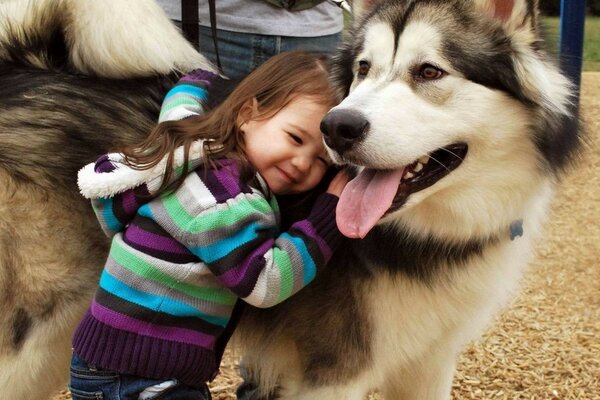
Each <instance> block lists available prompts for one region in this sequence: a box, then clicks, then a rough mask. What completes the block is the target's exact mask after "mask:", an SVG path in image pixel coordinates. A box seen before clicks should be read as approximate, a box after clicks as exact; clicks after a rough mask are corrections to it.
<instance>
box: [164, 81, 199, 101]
mask: <svg viewBox="0 0 600 400" xmlns="http://www.w3.org/2000/svg"><path fill="white" fill-rule="evenodd" d="M179 93H182V94H186V95H189V96H194V97H196V98H198V99H200V100H203V101H205V100H206V99H207V98H208V92H207V91H206V89H205V88H201V87H198V86H193V85H188V84H185V83H184V84H179V85H177V86H175V87H173V89H171V90H169V93H167V95H166V96H165V99H164V100H163V102H165V101H167V99H169V98H170V97H172V96H174V95H176V94H179Z"/></svg>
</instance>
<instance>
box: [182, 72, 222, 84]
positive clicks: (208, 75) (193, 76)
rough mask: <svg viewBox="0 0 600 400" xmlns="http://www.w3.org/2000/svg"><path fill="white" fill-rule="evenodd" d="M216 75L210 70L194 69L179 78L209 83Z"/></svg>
mask: <svg viewBox="0 0 600 400" xmlns="http://www.w3.org/2000/svg"><path fill="white" fill-rule="evenodd" d="M216 76H217V75H215V74H213V73H212V72H210V71H206V70H204V69H195V70H193V71H191V72H190V73H189V74H187V75H185V76H184V77H182V78H181V80H185V81H202V82H203V83H206V84H207V85H210V83H211V80H212V79H215V77H216Z"/></svg>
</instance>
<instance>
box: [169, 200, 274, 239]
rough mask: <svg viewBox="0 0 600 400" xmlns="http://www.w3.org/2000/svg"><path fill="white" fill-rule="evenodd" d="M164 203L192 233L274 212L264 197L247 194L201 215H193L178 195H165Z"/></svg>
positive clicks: (182, 226)
mask: <svg viewBox="0 0 600 400" xmlns="http://www.w3.org/2000/svg"><path fill="white" fill-rule="evenodd" d="M162 200H163V205H164V207H165V210H166V211H167V213H168V214H169V217H170V218H171V219H172V220H173V222H174V223H175V224H176V225H177V227H178V228H179V229H181V230H182V231H184V232H189V233H192V234H197V233H205V232H208V231H210V230H212V229H219V228H223V227H228V226H235V225H236V224H238V223H239V222H240V221H242V220H245V219H246V218H247V217H248V216H249V215H252V214H256V213H261V214H272V210H271V207H270V206H269V203H267V202H266V201H265V199H263V198H256V199H252V200H250V199H248V198H247V197H246V196H243V197H238V198H237V199H235V202H236V204H233V205H232V204H231V202H228V203H227V205H223V206H221V207H222V208H219V207H218V206H217V207H215V209H214V210H213V211H206V212H203V213H202V214H201V215H200V216H192V215H190V214H189V213H188V212H187V210H186V209H185V208H184V207H183V206H182V205H181V203H180V202H179V199H178V198H177V196H176V195H169V196H166V197H164V198H163V199H162Z"/></svg>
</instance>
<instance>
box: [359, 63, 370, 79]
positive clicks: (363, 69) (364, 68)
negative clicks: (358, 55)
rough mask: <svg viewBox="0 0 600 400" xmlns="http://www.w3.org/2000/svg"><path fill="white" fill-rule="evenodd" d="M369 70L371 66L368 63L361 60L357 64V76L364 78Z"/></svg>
mask: <svg viewBox="0 0 600 400" xmlns="http://www.w3.org/2000/svg"><path fill="white" fill-rule="evenodd" d="M370 69H371V64H369V62H368V61H365V60H361V61H359V62H358V76H360V77H365V76H367V74H368V73H369V70H370Z"/></svg>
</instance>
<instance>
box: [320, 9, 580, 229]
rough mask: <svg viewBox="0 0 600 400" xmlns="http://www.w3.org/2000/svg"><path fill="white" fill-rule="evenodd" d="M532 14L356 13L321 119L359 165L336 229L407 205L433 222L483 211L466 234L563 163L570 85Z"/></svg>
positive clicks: (400, 212) (339, 150)
mask: <svg viewBox="0 0 600 400" xmlns="http://www.w3.org/2000/svg"><path fill="white" fill-rule="evenodd" d="M537 25H538V11H537V5H536V2H535V1H526V0H511V1H508V0H413V1H381V2H379V3H378V4H377V5H375V7H374V8H373V9H372V10H370V11H368V12H367V14H366V16H365V17H364V18H362V19H361V20H360V21H358V23H357V25H356V26H355V27H354V30H353V32H352V34H351V35H350V37H351V39H350V40H349V41H348V42H347V43H346V44H345V46H344V47H343V49H342V51H341V54H340V55H339V56H338V57H337V58H336V59H335V60H334V66H333V77H334V79H335V80H336V82H337V83H338V85H339V86H340V87H341V88H342V89H341V90H343V91H344V92H345V94H346V95H347V97H346V98H345V100H344V101H343V102H342V103H341V104H339V105H338V106H337V107H335V108H333V109H332V110H331V111H330V112H329V113H328V115H327V116H326V117H325V118H324V119H323V121H322V125H321V128H322V131H323V134H324V137H325V142H326V144H327V146H328V147H329V149H330V153H331V155H332V157H333V159H334V160H336V161H337V162H339V163H349V164H355V165H358V166H361V167H364V169H363V170H362V172H361V173H360V174H359V176H358V177H357V178H356V179H355V180H354V181H353V182H351V183H350V184H349V185H348V187H347V190H346V191H345V192H344V194H343V195H342V197H341V199H340V206H339V207H338V225H339V226H340V228H341V229H342V231H343V232H344V233H345V234H346V235H347V236H351V237H364V236H365V235H366V233H367V232H368V231H369V230H370V229H371V228H372V227H373V225H375V224H376V223H377V222H378V221H379V220H380V219H381V218H382V217H383V216H384V215H387V216H392V215H395V216H396V217H399V218H400V219H401V218H405V217H406V215H407V213H406V211H407V210H408V209H411V208H412V211H413V212H412V213H411V215H412V217H414V216H415V215H417V214H421V215H422V217H424V219H423V218H421V220H420V221H419V225H420V226H423V224H424V223H425V222H426V224H428V225H430V226H432V227H434V226H438V228H439V227H440V226H442V225H443V224H456V223H459V221H461V218H451V217H454V216H456V215H458V214H462V217H466V216H468V215H469V214H471V213H474V212H480V213H484V214H487V215H486V218H481V217H480V216H474V215H473V216H472V217H471V218H469V220H468V221H466V220H465V221H462V222H460V223H464V224H466V225H468V228H469V230H470V231H469V232H466V231H465V235H472V234H473V232H472V230H473V229H476V230H478V229H479V230H481V227H479V228H476V227H474V225H481V224H482V223H481V222H480V223H479V224H475V220H478V221H482V220H486V221H487V222H486V223H489V221H492V225H495V224H497V223H499V224H504V223H505V221H504V220H509V219H510V218H513V215H512V214H515V212H517V211H514V210H518V209H519V208H521V209H522V207H524V203H525V202H527V201H528V198H529V197H531V193H532V192H531V190H534V189H535V190H539V189H540V187H539V186H540V185H541V184H542V183H543V182H546V181H547V179H546V177H547V176H548V175H552V173H553V172H555V171H557V170H559V169H560V168H561V167H562V166H563V165H564V164H565V163H566V160H568V158H569V154H571V152H572V151H573V149H574V147H576V143H577V134H576V132H568V128H571V127H572V126H570V125H569V124H570V123H572V122H573V117H572V116H571V111H572V110H571V109H570V106H569V105H570V101H571V92H570V84H569V82H568V81H567V79H565V78H564V77H563V76H562V75H561V74H560V73H559V72H558V71H557V69H556V68H555V67H554V66H553V65H552V64H551V63H550V62H548V61H547V57H546V54H545V53H544V52H543V51H542V49H541V44H542V41H541V39H540V36H539V34H538V27H537ZM508 193H510V194H508ZM503 196H504V197H506V199H504V198H503ZM499 201H500V202H499ZM511 203H513V205H511ZM494 209H501V210H502V211H503V212H504V213H503V214H502V215H497V214H498V212H495V211H493V210H494ZM508 209H510V210H508ZM441 214H444V215H441ZM509 214H510V215H509ZM395 219H396V220H398V218H395ZM405 219H407V218H405ZM496 220H502V221H500V222H495V221H496ZM405 222H406V220H405ZM509 222H510V221H509ZM490 228H491V229H495V228H496V227H495V226H491V227H490ZM442 229H448V228H442ZM483 231H487V229H483Z"/></svg>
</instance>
